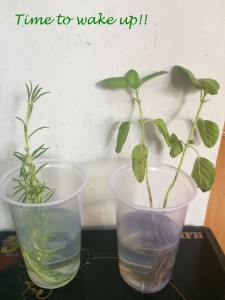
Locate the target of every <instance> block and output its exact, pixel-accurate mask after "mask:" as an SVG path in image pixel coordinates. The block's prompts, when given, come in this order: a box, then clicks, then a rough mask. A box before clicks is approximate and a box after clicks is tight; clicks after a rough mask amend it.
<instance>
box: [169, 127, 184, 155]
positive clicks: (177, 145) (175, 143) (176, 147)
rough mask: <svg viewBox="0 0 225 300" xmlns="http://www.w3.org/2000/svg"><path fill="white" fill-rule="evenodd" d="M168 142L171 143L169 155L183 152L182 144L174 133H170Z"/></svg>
mask: <svg viewBox="0 0 225 300" xmlns="http://www.w3.org/2000/svg"><path fill="white" fill-rule="evenodd" d="M170 143H171V146H170V156H171V157H177V156H178V155H179V154H181V153H182V152H183V144H182V142H181V141H180V140H179V139H178V137H177V136H176V135H175V134H174V133H172V134H171V135H170Z"/></svg>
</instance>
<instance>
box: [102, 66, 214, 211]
mask: <svg viewBox="0 0 225 300" xmlns="http://www.w3.org/2000/svg"><path fill="white" fill-rule="evenodd" d="M176 69H177V71H179V72H181V73H182V74H183V75H184V76H186V77H187V78H188V80H189V81H190V83H191V84H192V85H193V87H195V88H196V89H197V90H199V92H200V101H199V107H198V109H197V112H196V115H195V118H194V121H193V124H192V127H191V129H190V132H189V135H188V137H187V140H186V141H182V140H181V139H179V138H178V136H177V135H176V134H175V133H171V134H170V133H169V130H168V127H167V125H166V123H165V121H164V120H163V119H160V118H157V119H154V120H149V119H145V118H144V116H143V111H142V100H141V99H140V89H141V87H142V86H143V84H146V83H147V82H148V81H149V80H152V79H153V78H156V77H158V76H161V75H164V74H166V73H167V72H165V71H160V72H156V73H153V74H151V75H148V76H146V77H143V78H140V76H139V74H138V73H137V71H135V70H129V71H128V72H127V73H126V74H125V76H123V77H111V78H107V79H104V80H102V81H100V82H99V83H98V85H99V86H101V87H104V88H110V89H129V90H130V91H131V93H132V95H133V96H134V100H135V103H136V104H137V106H138V110H139V117H140V120H139V123H140V128H141V138H140V143H139V144H138V145H136V146H135V147H134V148H133V151H132V155H131V157H132V169H133V172H134V175H135V177H136V179H137V180H138V181H139V182H142V181H143V180H144V179H145V181H146V186H147V190H148V196H149V205H150V207H153V206H154V205H153V199H152V194H151V183H150V182H149V176H148V147H147V145H146V139H145V124H146V123H147V122H153V124H155V126H156V127H157V128H158V130H159V132H160V133H161V134H162V136H163V138H164V140H165V143H166V145H167V146H168V147H169V149H170V156H171V157H177V156H179V155H180V161H179V164H178V167H177V169H176V173H175V176H174V179H173V181H172V182H171V184H170V186H169V187H168V190H167V192H166V195H165V198H164V202H163V207H166V206H167V203H168V199H169V195H170V192H171V190H172V189H173V187H174V185H175V183H176V180H177V177H178V175H179V173H180V171H181V168H182V165H183V162H184V158H185V156H186V153H187V150H188V149H192V150H193V151H195V153H196V155H197V158H196V160H195V162H194V164H193V169H192V172H191V176H192V178H193V179H194V180H195V182H196V184H197V186H198V187H199V188H200V189H201V190H202V191H203V192H206V191H209V190H210V189H211V187H212V184H213V182H214V178H215V168H214V166H213V164H212V162H210V161H209V160H208V159H207V158H205V157H201V156H200V154H199V153H198V151H197V149H196V147H195V146H194V144H195V140H194V133H195V131H196V130H197V131H198V132H199V135H200V137H201V139H202V141H203V143H204V145H205V146H206V147H208V148H210V147H213V146H214V145H215V144H216V142H217V140H218V137H219V128H218V125H217V124H216V123H215V122H213V121H210V120H204V119H202V118H201V117H200V114H201V111H202V108H203V106H204V105H205V104H206V103H207V102H208V101H209V99H208V98H207V97H208V95H216V94H217V93H218V90H219V88H220V86H219V84H218V82H217V81H215V80H214V79H210V78H205V79H197V78H196V77H195V76H194V75H193V73H192V72H191V71H189V70H188V69H186V68H183V67H181V66H176ZM130 123H131V121H130V120H126V121H124V122H122V123H121V125H120V127H119V131H118V135H117V145H116V149H115V150H116V152H117V153H119V152H121V151H122V148H123V145H124V144H125V142H126V139H127V136H128V133H129V131H130Z"/></svg>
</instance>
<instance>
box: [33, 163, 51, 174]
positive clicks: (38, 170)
mask: <svg viewBox="0 0 225 300" xmlns="http://www.w3.org/2000/svg"><path fill="white" fill-rule="evenodd" d="M47 165H48V164H43V165H41V166H40V167H39V168H38V169H37V170H36V171H35V174H37V173H38V172H40V171H41V169H43V168H44V167H45V166H47Z"/></svg>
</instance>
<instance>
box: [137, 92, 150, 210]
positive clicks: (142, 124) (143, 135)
mask: <svg viewBox="0 0 225 300" xmlns="http://www.w3.org/2000/svg"><path fill="white" fill-rule="evenodd" d="M134 93H135V97H136V98H135V100H136V102H137V104H138V109H139V115H140V124H141V144H142V145H144V146H145V126H144V119H143V113H142V106H141V100H140V97H139V90H138V89H136V90H134ZM145 182H146V186H147V191H148V197H149V205H150V207H153V201H152V193H151V188H150V183H149V177H148V157H147V158H146V165H145Z"/></svg>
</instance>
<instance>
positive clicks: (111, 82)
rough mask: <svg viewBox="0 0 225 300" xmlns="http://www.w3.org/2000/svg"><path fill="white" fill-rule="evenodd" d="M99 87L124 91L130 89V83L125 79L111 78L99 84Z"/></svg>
mask: <svg viewBox="0 0 225 300" xmlns="http://www.w3.org/2000/svg"><path fill="white" fill-rule="evenodd" d="M98 85H99V86H101V87H105V88H109V89H124V88H127V87H129V82H128V81H127V79H126V78H124V77H111V78H107V79H104V80H102V81H100V82H98Z"/></svg>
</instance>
